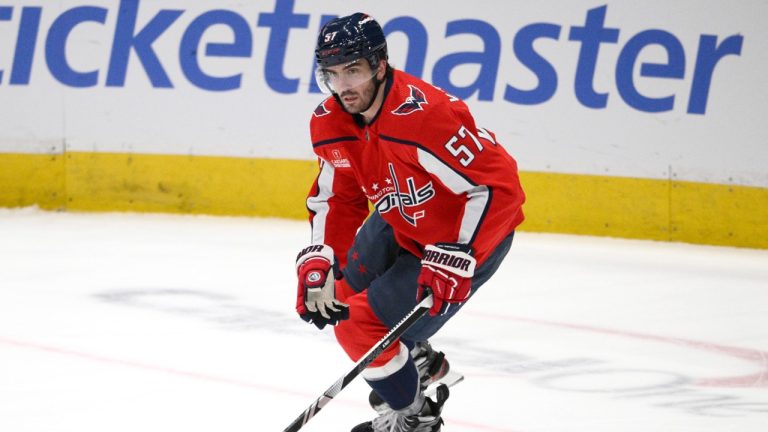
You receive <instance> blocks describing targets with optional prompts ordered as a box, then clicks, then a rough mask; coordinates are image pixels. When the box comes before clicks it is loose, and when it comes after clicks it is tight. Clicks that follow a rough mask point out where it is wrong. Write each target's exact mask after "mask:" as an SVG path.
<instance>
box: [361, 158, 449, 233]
mask: <svg viewBox="0 0 768 432" xmlns="http://www.w3.org/2000/svg"><path fill="white" fill-rule="evenodd" d="M389 173H390V174H391V175H392V180H393V183H394V191H392V192H389V193H388V194H385V195H384V196H382V197H381V198H380V199H379V200H378V201H376V203H375V204H374V206H375V207H376V210H377V211H378V212H379V214H384V213H387V212H389V211H390V210H392V209H394V208H397V209H398V210H399V211H400V216H402V217H403V219H405V221H406V222H408V223H409V224H411V225H413V226H416V223H417V221H418V220H419V219H421V218H423V217H424V210H419V211H417V212H415V213H413V214H408V212H407V211H406V210H407V209H408V208H409V207H416V206H420V205H422V204H424V203H425V202H427V201H429V200H431V199H432V198H433V197H434V196H435V188H434V186H432V182H429V183H427V184H426V185H424V186H422V187H420V188H417V187H416V183H415V182H414V180H413V177H408V178H407V179H406V180H405V182H406V184H407V185H408V192H407V193H406V192H401V190H400V182H398V180H397V174H395V167H394V165H392V164H391V163H390V164H389Z"/></svg>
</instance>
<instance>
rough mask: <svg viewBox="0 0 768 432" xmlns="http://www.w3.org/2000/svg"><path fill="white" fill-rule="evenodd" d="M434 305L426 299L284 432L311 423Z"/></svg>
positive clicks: (295, 429)
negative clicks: (311, 420)
mask: <svg viewBox="0 0 768 432" xmlns="http://www.w3.org/2000/svg"><path fill="white" fill-rule="evenodd" d="M432 303H433V299H432V294H429V295H428V296H426V297H424V299H423V300H422V301H421V302H420V303H419V304H417V305H416V306H415V307H414V308H413V309H412V310H411V311H410V312H408V314H406V315H405V317H403V319H402V320H400V322H399V323H397V324H395V326H394V327H392V329H391V330H390V331H389V333H387V334H386V335H384V337H383V338H381V340H379V342H377V343H376V345H374V346H373V347H371V349H370V350H368V352H367V353H366V354H365V355H364V356H363V358H361V359H360V360H358V361H357V363H355V366H354V367H353V368H352V370H351V371H349V372H347V373H346V374H344V376H342V377H341V378H339V379H338V380H337V381H336V382H335V383H334V384H333V385H332V386H330V387H329V388H328V390H326V391H325V393H323V395H322V396H320V397H319V398H317V400H316V401H315V402H313V403H312V405H310V406H309V408H307V409H306V410H304V412H303V413H301V415H300V416H298V417H296V420H294V421H293V423H291V425H290V426H288V427H287V428H285V429H284V430H283V432H296V431H298V430H299V429H301V428H302V427H304V425H305V424H307V422H309V420H310V419H311V418H312V417H314V416H315V415H317V413H318V412H320V410H321V409H323V407H324V406H325V405H326V404H327V403H328V402H330V401H331V399H333V398H334V397H336V395H338V394H339V393H341V391H342V390H344V387H346V386H347V385H348V384H349V383H350V382H352V380H353V379H355V378H356V377H357V376H358V375H359V374H360V372H362V371H363V370H364V369H365V368H366V367H368V365H370V364H371V363H373V361H374V360H376V358H377V357H378V356H379V355H381V353H383V352H384V350H385V349H387V347H388V346H390V345H392V343H393V342H394V341H396V340H397V339H398V338H399V337H400V336H402V335H403V333H405V332H406V331H407V330H408V329H409V328H410V327H411V326H412V325H413V324H414V323H415V322H416V321H418V320H419V318H421V317H422V316H424V314H425V313H427V311H428V310H429V308H431V307H432Z"/></svg>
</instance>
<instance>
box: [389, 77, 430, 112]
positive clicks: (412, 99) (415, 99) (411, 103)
mask: <svg viewBox="0 0 768 432" xmlns="http://www.w3.org/2000/svg"><path fill="white" fill-rule="evenodd" d="M408 87H410V89H411V95H410V96H408V98H407V99H405V102H403V103H402V104H400V106H399V107H397V108H395V109H394V110H393V111H392V114H395V115H408V114H413V113H415V112H416V111H422V110H424V108H422V107H421V106H422V105H424V104H426V103H427V98H426V96H424V92H423V91H421V90H419V89H418V88H417V87H414V86H412V85H410V84H408Z"/></svg>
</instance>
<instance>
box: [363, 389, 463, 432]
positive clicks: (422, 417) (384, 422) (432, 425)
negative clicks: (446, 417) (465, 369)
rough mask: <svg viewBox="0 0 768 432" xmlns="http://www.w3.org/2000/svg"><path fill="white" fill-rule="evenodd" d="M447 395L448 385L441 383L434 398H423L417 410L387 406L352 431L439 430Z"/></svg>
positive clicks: (398, 431) (405, 431) (403, 431)
mask: <svg viewBox="0 0 768 432" xmlns="http://www.w3.org/2000/svg"><path fill="white" fill-rule="evenodd" d="M448 396H449V391H448V386H447V385H445V384H441V385H439V386H438V387H437V390H436V391H435V400H432V399H430V398H424V403H423V405H422V407H421V409H420V410H419V411H417V412H415V413H413V414H409V413H407V412H401V411H393V410H391V409H388V408H387V409H386V410H384V412H382V413H381V414H379V416H378V417H376V418H375V419H373V420H372V421H369V422H365V423H361V424H359V425H357V426H355V427H354V428H353V429H352V432H439V431H440V428H441V427H442V425H443V419H442V417H441V413H442V411H443V405H444V404H445V401H446V400H447V399H448ZM385 405H386V404H385ZM404 411H407V408H406V410H404Z"/></svg>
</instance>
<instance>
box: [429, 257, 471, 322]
mask: <svg viewBox="0 0 768 432" xmlns="http://www.w3.org/2000/svg"><path fill="white" fill-rule="evenodd" d="M470 252H471V249H470V247H469V246H467V245H465V244H459V243H437V244H434V245H427V247H425V248H424V255H423V256H422V258H421V273H420V274H419V279H418V283H419V294H418V298H419V299H422V298H424V295H425V293H424V292H425V288H427V289H429V290H430V291H431V292H432V296H433V298H434V304H433V305H432V308H431V309H430V310H429V314H430V315H431V316H435V315H437V314H440V315H444V314H446V313H447V312H448V310H449V309H450V307H451V305H452V304H454V305H455V304H461V303H464V302H465V301H467V299H468V298H469V294H470V291H471V288H472V276H474V274H475V266H476V265H477V261H476V260H475V258H474V257H472V256H471V255H470Z"/></svg>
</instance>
